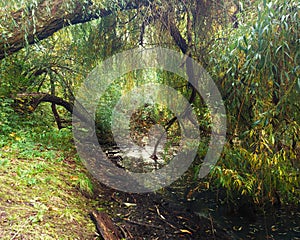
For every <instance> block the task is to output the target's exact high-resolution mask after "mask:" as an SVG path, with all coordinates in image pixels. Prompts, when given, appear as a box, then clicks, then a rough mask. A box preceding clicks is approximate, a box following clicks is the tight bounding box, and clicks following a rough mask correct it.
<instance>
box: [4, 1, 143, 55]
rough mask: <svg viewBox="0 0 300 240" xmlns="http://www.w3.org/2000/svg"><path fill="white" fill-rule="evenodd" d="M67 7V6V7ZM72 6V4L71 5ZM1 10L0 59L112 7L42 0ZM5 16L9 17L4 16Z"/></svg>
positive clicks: (137, 3) (122, 7) (127, 5)
mask: <svg viewBox="0 0 300 240" xmlns="http://www.w3.org/2000/svg"><path fill="white" fill-rule="evenodd" d="M147 4H149V2H148V1H137V0H135V1H131V2H129V3H125V5H121V4H120V5H119V6H118V8H119V9H120V10H130V9H137V8H138V7H139V6H141V5H147ZM68 6H69V7H68ZM70 6H71V7H70ZM4 11H5V9H0V16H1V15H2V17H1V18H0V21H4V24H5V25H4V27H5V28H6V31H5V33H4V32H3V33H2V36H1V37H0V60H1V59H3V58H5V57H6V56H9V55H11V54H12V53H14V52H17V51H19V50H20V49H22V48H23V47H25V46H26V44H33V43H36V42H38V41H39V40H43V39H45V38H48V37H50V36H51V35H53V34H54V33H55V32H57V31H58V30H60V29H62V28H64V27H66V26H69V25H73V24H78V23H85V22H88V21H91V20H94V19H97V18H102V17H105V16H108V15H110V14H112V10H109V9H104V8H102V9H100V8H98V7H96V6H95V5H94V4H93V3H92V2H91V1H84V0H53V1H48V0H44V1H42V2H41V3H40V4H38V5H37V6H33V7H30V8H29V7H27V8H23V9H20V10H18V11H15V12H12V13H5V12H4ZM4 16H9V18H7V19H4Z"/></svg>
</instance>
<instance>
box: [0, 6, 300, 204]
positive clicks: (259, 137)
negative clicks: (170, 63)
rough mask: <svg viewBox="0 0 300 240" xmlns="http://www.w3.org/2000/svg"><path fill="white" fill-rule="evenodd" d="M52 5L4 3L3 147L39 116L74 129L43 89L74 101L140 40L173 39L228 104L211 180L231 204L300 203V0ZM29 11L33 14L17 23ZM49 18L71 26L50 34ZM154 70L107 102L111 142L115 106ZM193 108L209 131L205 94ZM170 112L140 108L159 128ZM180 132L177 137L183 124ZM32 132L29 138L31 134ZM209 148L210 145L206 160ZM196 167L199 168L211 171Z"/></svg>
mask: <svg viewBox="0 0 300 240" xmlns="http://www.w3.org/2000/svg"><path fill="white" fill-rule="evenodd" d="M45 2H46V3H47V1H36V0H35V1H34V0H30V1H10V2H9V3H7V2H4V1H1V4H0V13H1V16H0V17H1V24H0V29H1V33H2V35H1V40H0V48H1V49H0V50H1V51H3V52H4V53H5V57H3V59H2V60H1V62H0V69H1V72H0V79H1V82H0V84H1V89H0V97H1V99H0V107H1V108H0V116H1V120H0V133H1V136H4V137H3V138H2V139H1V140H0V141H1V142H0V147H3V146H5V145H6V144H8V143H9V141H10V140H9V139H10V138H16V136H18V135H17V134H16V132H18V131H21V128H22V126H24V124H25V125H26V124H27V125H26V126H27V127H26V128H25V129H23V130H22V131H23V132H26V131H30V130H29V129H30V127H28V126H32V125H34V124H35V123H36V122H39V124H37V125H39V126H41V128H42V130H40V133H39V134H44V132H45V131H51V129H53V128H54V127H55V124H54V119H55V120H56V123H57V124H58V125H59V124H61V123H63V124H61V125H59V126H61V127H66V126H68V125H70V114H69V113H68V110H66V109H65V108H63V107H61V106H56V105H55V104H54V105H52V107H51V108H50V105H51V104H47V103H45V104H41V105H39V107H37V106H35V105H32V95H30V94H31V93H36V92H40V93H47V94H51V95H55V96H57V97H59V98H61V99H64V100H65V101H66V102H69V103H72V102H73V101H74V91H75V90H76V89H77V88H78V87H79V86H80V83H81V82H82V81H83V80H84V79H85V77H86V76H87V74H88V73H89V72H90V71H91V70H92V69H93V67H95V66H96V65H97V63H99V62H100V61H101V60H104V59H106V58H108V57H109V56H111V55H113V54H114V53H117V52H120V51H122V50H126V49H131V48H133V47H136V46H142V47H145V48H147V47H152V46H165V47H169V48H172V49H176V50H177V51H181V52H182V53H184V54H187V55H189V56H191V57H192V58H194V59H195V60H197V61H198V62H200V63H201V64H202V65H203V66H204V67H205V68H206V70H207V71H208V72H209V73H210V75H211V76H212V78H213V79H214V80H215V82H216V83H217V85H218V87H219V89H220V91H221V93H222V96H223V99H224V101H225V104H226V108H227V118H228V132H227V140H228V141H227V143H226V146H225V148H224V151H223V154H222V158H221V159H220V161H219V162H218V164H217V166H215V167H214V168H213V169H212V171H211V174H210V176H209V179H210V180H211V182H212V184H211V186H213V187H214V188H219V187H220V188H224V189H225V190H226V192H227V196H228V199H229V200H231V201H235V200H236V199H237V198H239V197H240V196H241V195H245V196H247V197H249V199H251V200H252V201H253V202H255V203H257V204H260V205H263V204H265V203H269V202H271V203H273V204H275V203H278V202H284V203H289V202H293V203H299V199H300V198H299V197H300V186H299V184H300V182H299V174H300V173H299V168H300V163H299V159H300V144H299V142H300V139H299V138H300V137H299V136H300V102H299V99H300V98H299V94H300V78H299V71H300V69H299V62H300V59H299V41H300V40H299V32H300V31H299V30H300V29H299V8H300V4H299V3H298V2H297V1H293V0H272V1H266V0H265V1H262V2H261V1H247V0H243V1H230V0H228V1H227V0H224V1H196V0H190V1H180V0H172V1H139V3H138V1H83V0H82V1H79V0H77V1H75V0H74V1H63V3H62V2H61V1H53V3H51V4H50V3H49V4H48V5H49V6H48V5H47V6H48V8H43V9H44V11H45V12H44V15H43V14H41V13H40V11H41V9H39V6H40V5H43V4H45ZM56 3H57V4H58V5H57V6H56V5H55V4H56ZM78 6H80V7H81V9H82V16H80V17H81V18H80V19H79V20H78V18H76V19H75V17H74V16H75V15H76V14H77V15H76V17H78V12H76V14H75V15H73V12H75V9H78ZM20 9H21V10H22V9H23V14H21V16H22V17H20V18H18V19H14V17H13V16H17V15H16V14H19V12H18V11H21V10H20ZM54 9H56V10H57V12H58V13H59V14H56V12H55V11H54ZM62 10H63V11H62ZM76 11H77V10H76ZM10 12H11V13H15V14H8V13H10ZM51 14H52V15H51ZM37 15H38V16H39V17H38V18H37V17H36V16H37ZM48 15H49V16H50V17H51V16H52V17H53V18H55V17H57V16H59V17H62V18H65V22H64V23H63V24H58V25H53V28H55V27H57V29H56V31H54V34H53V35H52V34H49V36H47V37H46V36H44V35H42V34H40V32H39V31H41V32H42V31H44V29H43V27H44V26H42V24H49V22H43V21H42V19H43V17H48ZM104 15H107V16H106V17H102V16H104ZM74 19H75V20H74ZM54 20H55V19H54ZM58 22H59V21H58ZM81 22H82V24H77V23H81ZM39 24H41V25H39ZM51 24H52V23H51ZM68 25H70V26H68ZM16 36H21V40H20V39H19V40H18V44H21V45H22V47H24V48H22V47H21V48H22V49H20V50H18V51H15V50H13V51H15V53H14V54H12V50H11V49H13V48H10V46H13V44H14V43H15V42H14V38H17V37H16ZM20 42H21V43H20ZM10 51H11V52H10ZM146 74H147V73H141V72H133V73H131V74H128V76H124V77H123V78H122V79H119V80H118V81H117V82H115V83H114V85H112V86H111V87H110V89H109V90H108V92H107V94H106V95H105V96H104V97H103V98H102V99H101V101H100V104H99V109H98V112H97V114H98V118H97V127H98V130H99V132H100V133H101V136H102V137H103V138H109V137H107V135H109V132H107V129H108V128H109V126H110V114H111V108H112V107H113V106H114V104H115V103H116V102H117V100H118V99H119V97H120V95H121V94H122V93H124V92H126V91H129V90H130V89H132V88H133V87H134V86H137V85H139V84H143V83H145V82H146V80H141V79H143V76H146ZM155 76H156V79H157V81H158V82H161V83H165V84H168V85H170V86H172V87H174V88H176V89H178V90H179V91H181V92H182V93H183V94H184V95H185V96H187V98H189V97H190V95H191V94H192V89H191V88H190V87H189V86H186V84H185V83H184V81H183V80H182V79H180V78H179V77H176V76H174V75H172V74H171V73H167V72H160V71H156V72H155ZM24 96H26V97H25V98H24ZM36 107H37V108H36ZM56 107H57V109H56ZM193 107H194V108H195V111H196V112H197V113H198V115H199V122H200V123H201V130H202V131H203V134H204V135H205V136H206V137H207V132H209V129H210V119H209V113H208V112H207V109H206V107H205V106H204V105H203V103H202V99H201V97H199V96H197V97H196V98H194V99H193ZM51 110H52V112H51ZM162 111H165V110H164V109H161V108H160V107H159V106H156V107H155V108H148V109H146V110H145V111H141V112H140V113H139V114H140V116H141V117H144V119H148V123H149V122H150V123H151V121H150V120H149V116H151V118H152V119H156V120H155V121H157V122H162V123H167V122H168V120H170V118H172V114H170V113H169V112H167V111H165V112H164V114H162V113H161V112H162ZM32 112H34V113H32ZM142 113H143V114H142ZM139 114H137V115H139ZM53 116H55V118H53ZM57 116H58V117H59V118H57ZM146 122H147V121H146ZM28 124H29V125H28ZM34 129H35V130H34V131H39V130H38V128H36V127H35V128H34ZM136 129H137V128H136ZM147 129H149V127H147ZM169 131H170V132H171V133H172V131H173V133H175V132H176V131H178V128H177V127H173V128H170V129H169ZM31 135H32V134H27V133H24V134H23V135H22V137H24V138H26V139H30V138H32V136H31ZM15 140H16V139H15ZM17 140H18V139H17ZM206 140H207V139H206ZM55 141H57V139H56V140H55ZM205 150H206V149H205V144H201V145H200V148H199V155H200V156H203V154H205ZM195 169H196V170H195V171H196V173H197V170H198V169H199V168H197V167H196V168H195ZM196 173H195V174H196ZM197 181H198V180H197Z"/></svg>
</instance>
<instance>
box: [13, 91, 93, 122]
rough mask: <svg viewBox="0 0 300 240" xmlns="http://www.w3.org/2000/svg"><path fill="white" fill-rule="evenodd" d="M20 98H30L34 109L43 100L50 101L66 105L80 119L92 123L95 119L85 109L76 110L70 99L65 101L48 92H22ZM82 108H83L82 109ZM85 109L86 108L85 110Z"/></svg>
mask: <svg viewBox="0 0 300 240" xmlns="http://www.w3.org/2000/svg"><path fill="white" fill-rule="evenodd" d="M17 97H18V98H23V99H26V98H29V102H30V104H31V106H32V107H33V109H36V108H37V107H38V106H39V104H40V103H42V102H49V103H51V104H54V105H59V106H62V107H64V108H65V109H66V110H67V111H68V112H70V113H71V114H73V113H74V114H76V117H78V118H79V119H80V120H82V121H84V122H86V123H89V124H92V122H93V119H92V117H91V116H90V115H89V113H88V112H87V111H86V110H85V112H82V111H79V110H77V111H74V104H73V103H71V102H68V101H65V100H64V99H62V98H60V97H57V96H55V95H51V94H47V93H21V94H18V95H17ZM81 110H82V109H81ZM83 111H84V110H83Z"/></svg>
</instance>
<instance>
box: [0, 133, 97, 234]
mask: <svg viewBox="0 0 300 240" xmlns="http://www.w3.org/2000/svg"><path fill="white" fill-rule="evenodd" d="M68 134H69V133H68V131H65V132H64V131H60V132H59V131H54V130H53V131H51V132H50V133H45V132H44V133H43V134H39V137H40V139H39V140H38V138H37V137H36V139H35V140H33V138H29V134H28V133H24V132H23V133H22V132H20V133H14V132H13V133H10V136H9V137H8V138H6V141H5V144H4V143H3V141H2V144H1V145H0V189H1V191H0V202H1V205H0V225H1V228H0V238H1V239H93V238H94V237H96V229H95V226H94V224H93V222H92V221H91V220H90V218H89V215H88V214H89V212H90V211H91V209H92V208H93V207H94V205H95V201H93V200H92V199H91V198H90V194H91V191H92V188H91V183H90V180H89V179H88V178H87V176H86V172H85V170H84V168H83V166H82V165H81V164H80V162H79V161H78V160H77V158H76V156H75V154H74V151H73V150H74V149H72V148H70V149H71V150H69V151H66V149H65V148H67V147H70V142H68V141H67V139H68V137H67V135H68ZM54 138H56V139H54ZM3 139H5V137H3ZM3 139H2V140H3ZM52 140H55V141H52ZM50 143H52V144H53V143H55V144H54V145H51V144H50ZM58 146H60V148H61V150H58V148H57V147H58Z"/></svg>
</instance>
